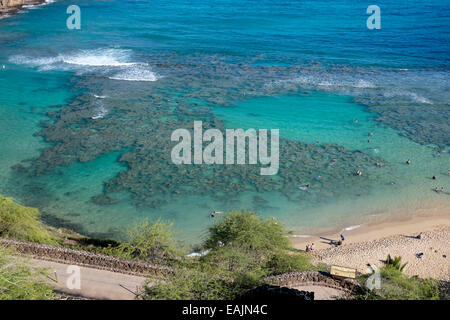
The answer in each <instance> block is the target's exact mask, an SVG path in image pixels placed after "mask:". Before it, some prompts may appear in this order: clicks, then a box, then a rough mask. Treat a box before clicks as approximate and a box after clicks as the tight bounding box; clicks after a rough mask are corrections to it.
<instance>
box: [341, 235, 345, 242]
mask: <svg viewBox="0 0 450 320" xmlns="http://www.w3.org/2000/svg"><path fill="white" fill-rule="evenodd" d="M341 240H342V242H344V240H345V237H344V235H343V234H341Z"/></svg>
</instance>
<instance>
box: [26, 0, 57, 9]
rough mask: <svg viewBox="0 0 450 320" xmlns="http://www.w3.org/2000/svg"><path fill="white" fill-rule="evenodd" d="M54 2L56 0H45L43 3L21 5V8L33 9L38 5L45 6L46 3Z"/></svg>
mask: <svg viewBox="0 0 450 320" xmlns="http://www.w3.org/2000/svg"><path fill="white" fill-rule="evenodd" d="M54 2H56V0H45V1H44V2H43V3H40V4H26V5H24V6H22V8H24V9H31V10H34V9H38V8H39V7H42V6H45V5H47V4H50V3H54Z"/></svg>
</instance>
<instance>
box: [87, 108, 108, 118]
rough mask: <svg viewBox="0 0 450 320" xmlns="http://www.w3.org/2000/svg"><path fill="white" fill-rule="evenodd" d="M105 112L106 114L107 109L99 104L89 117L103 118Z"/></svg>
mask: <svg viewBox="0 0 450 320" xmlns="http://www.w3.org/2000/svg"><path fill="white" fill-rule="evenodd" d="M107 114H108V110H107V109H106V108H105V107H103V106H100V107H99V108H98V109H97V112H96V113H95V114H94V115H93V116H92V117H91V119H93V120H96V119H102V118H104V117H105V116H106V115H107Z"/></svg>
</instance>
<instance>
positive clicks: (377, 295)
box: [356, 256, 440, 300]
mask: <svg viewBox="0 0 450 320" xmlns="http://www.w3.org/2000/svg"><path fill="white" fill-rule="evenodd" d="M405 266H406V264H404V265H402V264H401V258H400V257H395V258H394V259H392V258H391V257H390V256H388V259H387V261H386V265H385V266H384V267H383V268H381V269H380V276H381V281H380V284H381V288H379V289H374V290H373V291H367V292H365V293H363V294H361V295H359V296H357V297H356V298H357V299H364V300H439V299H440V291H439V281H437V280H435V279H421V278H419V277H417V276H412V277H408V276H407V275H405V274H404V273H403V270H404V268H405ZM369 276H370V275H368V276H363V277H361V278H360V281H361V282H362V283H365V281H366V280H367V278H368V277H369Z"/></svg>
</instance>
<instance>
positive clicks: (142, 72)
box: [109, 68, 158, 81]
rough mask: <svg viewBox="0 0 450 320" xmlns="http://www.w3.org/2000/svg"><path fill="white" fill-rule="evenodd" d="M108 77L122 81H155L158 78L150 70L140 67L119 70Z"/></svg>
mask: <svg viewBox="0 0 450 320" xmlns="http://www.w3.org/2000/svg"><path fill="white" fill-rule="evenodd" d="M109 79H111V80H122V81H156V80H158V77H157V76H156V74H155V73H153V72H152V71H151V70H148V69H142V68H131V69H127V70H124V71H122V72H119V73H117V74H115V75H113V76H111V77H109Z"/></svg>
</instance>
